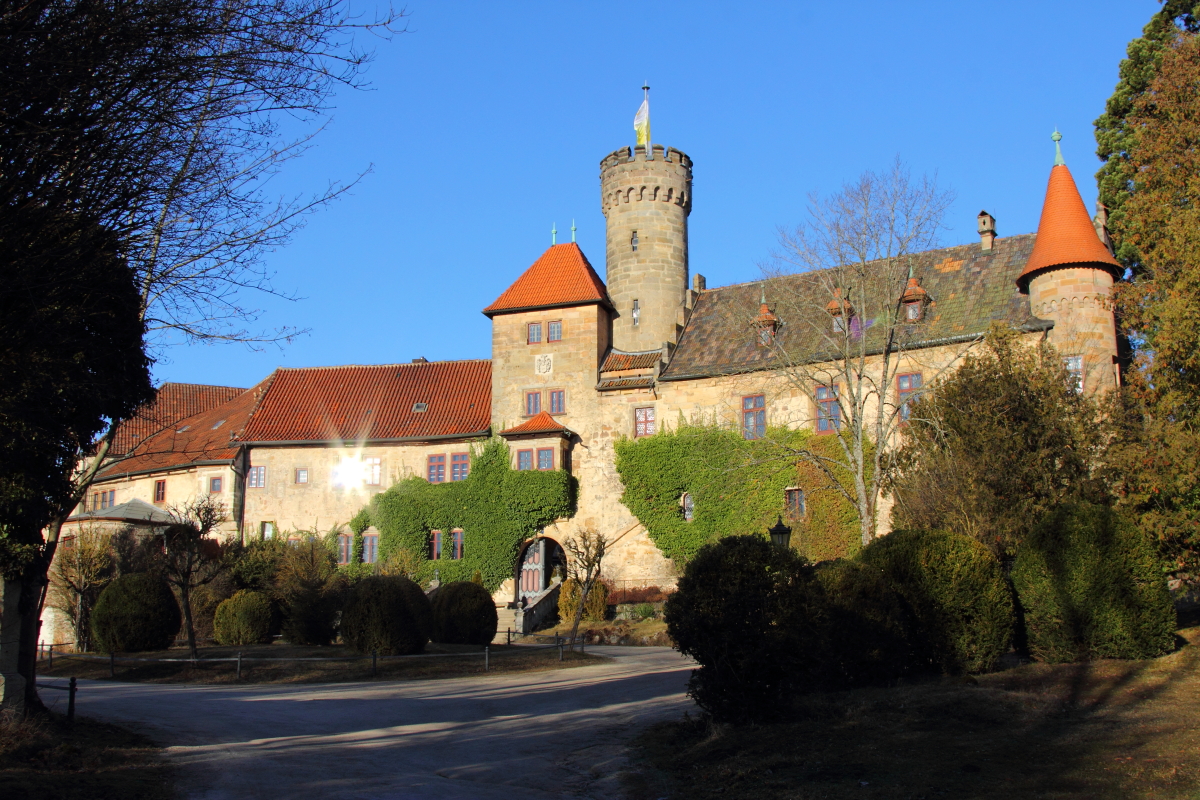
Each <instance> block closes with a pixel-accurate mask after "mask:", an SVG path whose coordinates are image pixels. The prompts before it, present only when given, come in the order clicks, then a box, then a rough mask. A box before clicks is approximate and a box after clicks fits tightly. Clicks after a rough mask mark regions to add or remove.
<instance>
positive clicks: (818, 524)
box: [616, 421, 860, 567]
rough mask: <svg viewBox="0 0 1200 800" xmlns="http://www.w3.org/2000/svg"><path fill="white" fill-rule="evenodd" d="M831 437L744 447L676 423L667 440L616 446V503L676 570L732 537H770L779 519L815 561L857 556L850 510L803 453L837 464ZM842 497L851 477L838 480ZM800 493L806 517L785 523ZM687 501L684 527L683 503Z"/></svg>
mask: <svg viewBox="0 0 1200 800" xmlns="http://www.w3.org/2000/svg"><path fill="white" fill-rule="evenodd" d="M837 447H838V443H837V441H836V439H835V438H834V437H832V436H817V435H815V434H813V432H812V431H808V430H788V429H784V428H770V429H768V430H767V435H766V436H765V437H764V438H763V439H760V440H755V441H747V440H745V439H743V438H742V437H741V435H740V434H739V433H738V432H737V431H734V430H730V429H727V428H720V427H708V426H701V425H693V424H689V423H685V422H682V421H681V423H680V425H679V426H678V427H677V428H676V429H675V430H671V431H662V432H660V433H658V434H656V435H654V436H648V437H644V438H640V439H624V440H621V441H619V442H617V445H616V452H617V472H618V473H619V474H620V476H621V481H622V482H623V483H624V484H625V494H624V495H623V496H622V498H621V500H622V502H623V503H624V504H625V505H626V506H627V507H628V508H629V510H630V511H632V512H633V514H634V516H636V517H637V518H638V519H639V520H641V521H642V524H644V525H645V526H646V530H647V531H648V532H649V534H650V538H651V539H652V540H653V541H654V543H655V544H656V545H658V548H659V550H661V551H662V552H663V555H665V556H667V557H668V558H670V559H672V560H673V561H675V563H676V564H677V565H679V566H680V567H682V566H683V565H684V564H686V563H687V562H688V561H689V560H690V559H691V557H692V556H693V555H694V554H695V553H696V551H697V550H699V549H700V547H701V546H703V545H704V544H706V543H708V542H711V541H714V540H716V539H720V538H722V537H724V536H730V535H734V534H747V533H756V534H761V535H763V536H765V535H766V531H767V528H769V527H771V526H772V525H773V524H775V521H776V520H777V518H778V517H779V516H780V515H782V516H783V517H784V519H785V521H786V522H787V524H788V525H789V526H791V527H792V546H793V547H795V548H796V549H797V550H799V551H800V553H801V554H802V555H804V556H805V557H806V558H808V559H810V560H812V561H826V560H829V559H834V558H844V557H846V556H850V555H853V554H854V553H856V552H857V551H858V549H859V548H860V538H859V528H858V514H857V511H856V510H855V507H854V504H852V503H851V502H850V501H848V500H847V499H846V497H845V495H844V494H843V493H842V492H841V491H840V490H839V489H838V488H837V486H836V485H835V484H833V483H832V481H831V480H830V479H829V478H828V477H826V475H825V474H824V473H823V472H822V471H821V470H820V469H819V468H818V467H817V466H816V465H814V464H812V463H811V462H809V461H806V460H803V459H799V458H797V456H796V455H795V453H796V451H799V450H805V449H807V450H811V451H814V452H817V453H821V452H826V451H827V452H828V453H829V454H830V455H831V456H832V455H835V453H836V451H835V448H837ZM838 480H839V481H841V482H843V485H844V486H846V487H847V488H849V487H852V485H853V484H852V483H851V482H850V476H849V475H848V474H845V475H838ZM789 487H797V488H800V489H802V490H803V492H804V499H805V506H806V513H805V514H804V516H803V517H801V518H799V519H788V516H787V508H786V503H787V501H786V497H785V490H786V489H787V488H789ZM684 492H686V493H688V495H689V496H690V498H691V500H692V502H693V509H694V510H693V517H692V521H691V522H688V521H687V520H686V519H685V518H684V513H683V506H682V502H681V501H682V497H683V494H684Z"/></svg>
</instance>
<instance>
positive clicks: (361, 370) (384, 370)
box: [237, 360, 492, 444]
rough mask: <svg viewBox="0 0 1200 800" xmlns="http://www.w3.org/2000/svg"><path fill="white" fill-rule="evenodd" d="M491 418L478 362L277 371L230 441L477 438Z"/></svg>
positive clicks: (486, 370) (487, 386)
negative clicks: (245, 424)
mask: <svg viewBox="0 0 1200 800" xmlns="http://www.w3.org/2000/svg"><path fill="white" fill-rule="evenodd" d="M418 404H425V409H424V410H417V409H418V408H419V406H418ZM491 416H492V364H491V362H490V361H486V360H472V361H431V362H421V363H412V364H384V365H376V366H346V367H307V368H303V369H277V370H276V371H275V373H274V375H273V379H272V381H271V386H270V389H269V390H268V391H267V393H266V396H265V397H264V398H263V400H262V402H261V403H259V404H258V407H257V409H255V411H254V413H253V415H252V416H251V418H250V422H249V424H248V425H247V426H246V428H245V430H244V431H242V432H240V434H239V435H238V437H237V441H238V442H239V443H251V442H252V443H260V444H261V443H282V442H343V441H380V440H385V441H386V440H397V439H407V440H421V439H436V438H451V437H456V436H480V435H484V434H486V432H487V431H488V429H489V427H490V426H491Z"/></svg>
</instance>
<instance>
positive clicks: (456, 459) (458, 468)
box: [450, 453, 471, 481]
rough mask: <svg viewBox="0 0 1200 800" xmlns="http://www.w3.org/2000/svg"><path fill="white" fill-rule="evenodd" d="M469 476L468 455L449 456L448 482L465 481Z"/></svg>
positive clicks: (455, 454)
mask: <svg viewBox="0 0 1200 800" xmlns="http://www.w3.org/2000/svg"><path fill="white" fill-rule="evenodd" d="M470 474H471V455H470V453H454V454H453V455H451V456H450V480H452V481H465V480H466V479H467V476H468V475H470Z"/></svg>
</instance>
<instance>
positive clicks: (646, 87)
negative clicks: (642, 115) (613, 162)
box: [642, 81, 654, 159]
mask: <svg viewBox="0 0 1200 800" xmlns="http://www.w3.org/2000/svg"><path fill="white" fill-rule="evenodd" d="M642 91H643V92H645V95H643V96H642V100H643V102H645V103H646V158H648V159H649V158H654V137H653V136H652V135H651V129H650V82H649V81H644V82H643V83H642Z"/></svg>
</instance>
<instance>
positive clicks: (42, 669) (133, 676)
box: [38, 644, 606, 683]
mask: <svg viewBox="0 0 1200 800" xmlns="http://www.w3.org/2000/svg"><path fill="white" fill-rule="evenodd" d="M239 652H241V654H242V677H241V680H240V682H241V683H312V682H319V683H326V682H341V681H361V680H371V679H372V677H373V676H372V670H371V657H370V655H366V656H363V655H362V654H360V653H356V652H354V651H352V650H350V649H349V648H346V647H344V646H341V645H332V646H329V647H299V646H292V645H286V644H269V645H247V646H244V647H202V648H200V652H199V655H200V658H201V659H205V658H222V659H225V658H236V657H237V654H238V653H239ZM426 653H427V654H428V655H429V656H430V657H422V656H416V657H400V658H384V657H380V658H379V659H378V660H377V662H376V666H375V675H374V678H377V679H380V680H420V679H432V678H452V677H462V676H468V675H480V674H482V673H483V672H484V657H483V648H482V647H478V646H474V645H451V644H431V645H429V647H428V648H426ZM88 655H89V656H91V657H90V658H88V659H86V660H85V659H78V658H71V657H69V656H66V657H64V656H61V655H56V656H55V657H54V666H53V668H51V667H50V666H49V663H48V662H47V661H42V662H40V663H39V664H38V674H39V675H44V676H48V677H55V678H67V677H76V678H89V679H95V680H118V681H134V682H145V683H238V682H239V680H238V678H237V663H236V661H220V662H204V661H201V662H199V663H197V664H192V663H190V662H189V661H187V658H188V652H187V649H186V648H171V649H170V650H164V651H158V652H152V653H130V654H126V655H125V656H124V657H125V658H128V659H160V658H162V659H179V660H173V661H170V662H165V663H164V662H156V661H133V660H127V661H123V660H121V658H122V656H118V660H117V663H116V670H115V677H114V676H110V671H109V661H108V659H107V658H105V657H103V656H101V657H100V660H95V654H88ZM293 659H310V660H293ZM316 659H320V660H316ZM325 659H329V660H325ZM604 660H606V659H604V658H603V657H601V656H596V655H592V654H590V653H566V654H564V656H563V660H562V661H561V662H560V661H559V660H558V651H557V650H556V649H554V648H547V649H533V648H529V647H521V646H512V647H506V646H503V645H494V646H492V647H491V648H490V650H489V654H488V674H492V673H514V672H537V671H542V670H553V669H563V668H569V667H578V666H586V665H588V664H595V663H599V662H601V661H604Z"/></svg>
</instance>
